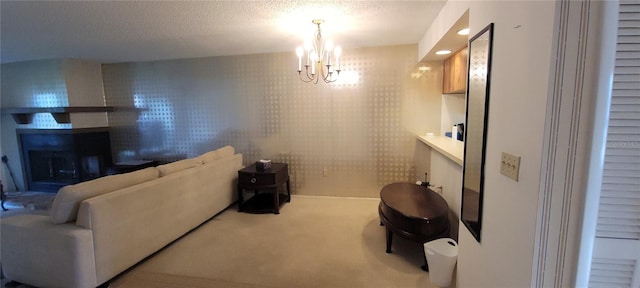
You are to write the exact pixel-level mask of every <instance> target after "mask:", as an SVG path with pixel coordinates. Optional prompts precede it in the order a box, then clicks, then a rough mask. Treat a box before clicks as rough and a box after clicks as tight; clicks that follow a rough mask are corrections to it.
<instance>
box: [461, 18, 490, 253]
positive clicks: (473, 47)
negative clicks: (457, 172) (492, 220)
mask: <svg viewBox="0 0 640 288" xmlns="http://www.w3.org/2000/svg"><path fill="white" fill-rule="evenodd" d="M492 42H493V23H491V24H489V25H488V26H487V27H485V28H484V29H482V30H481V31H480V32H478V34H476V35H475V36H473V37H472V38H471V39H469V60H468V61H469V62H468V66H467V67H469V69H468V71H467V79H468V80H467V95H466V96H467V112H466V122H465V123H466V129H465V137H464V139H465V144H464V167H463V172H462V174H463V176H462V213H461V215H462V216H461V219H462V223H464V225H465V226H466V227H467V229H469V231H470V232H471V234H472V235H473V236H474V237H475V238H476V240H478V242H480V231H481V229H482V198H483V197H482V194H483V187H484V166H485V165H484V164H485V145H486V139H487V138H486V135H487V127H488V126H487V124H488V123H487V122H488V121H487V120H488V116H489V86H490V85H489V84H490V82H491V81H490V80H491V50H492V49H491V43H492Z"/></svg>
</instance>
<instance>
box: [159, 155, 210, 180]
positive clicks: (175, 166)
mask: <svg viewBox="0 0 640 288" xmlns="http://www.w3.org/2000/svg"><path fill="white" fill-rule="evenodd" d="M200 165H202V159H200V158H199V157H196V158H189V159H184V160H180V161H176V162H172V163H169V164H164V165H160V166H158V171H160V177H164V176H167V175H169V174H171V173H176V172H178V171H182V170H185V169H189V168H193V167H198V166H200Z"/></svg>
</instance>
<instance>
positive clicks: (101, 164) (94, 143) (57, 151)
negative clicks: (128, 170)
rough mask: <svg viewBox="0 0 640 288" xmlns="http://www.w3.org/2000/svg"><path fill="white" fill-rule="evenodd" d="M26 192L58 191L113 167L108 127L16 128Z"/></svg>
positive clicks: (100, 174) (95, 176) (105, 172)
mask: <svg viewBox="0 0 640 288" xmlns="http://www.w3.org/2000/svg"><path fill="white" fill-rule="evenodd" d="M16 132H17V134H18V141H19V143H20V151H21V155H20V156H21V159H22V167H23V170H24V176H25V183H26V185H27V189H28V190H29V191H40V192H57V191H58V189H60V188H61V187H63V186H65V185H69V184H75V183H79V182H83V181H87V180H91V179H95V178H98V177H102V176H104V175H106V174H107V169H108V168H110V167H111V166H112V159H111V142H110V139H109V130H108V128H83V129H17V130H16Z"/></svg>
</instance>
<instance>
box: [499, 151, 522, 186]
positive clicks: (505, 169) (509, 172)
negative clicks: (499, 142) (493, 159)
mask: <svg viewBox="0 0 640 288" xmlns="http://www.w3.org/2000/svg"><path fill="white" fill-rule="evenodd" d="M519 172H520V156H514V155H511V154H509V153H505V152H502V160H500V173H502V175H505V176H507V177H509V178H511V179H513V180H515V181H516V182H517V181H518V173H519Z"/></svg>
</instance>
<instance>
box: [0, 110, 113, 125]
mask: <svg viewBox="0 0 640 288" xmlns="http://www.w3.org/2000/svg"><path fill="white" fill-rule="evenodd" d="M2 110H3V112H7V113H11V116H12V117H13V120H14V121H16V123H17V124H29V123H31V120H32V119H33V114H36V113H51V116H53V118H54V119H55V120H56V122H58V123H59V124H64V123H71V117H69V114H70V113H94V112H113V111H115V108H114V107H112V106H85V107H16V108H5V109H2Z"/></svg>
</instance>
